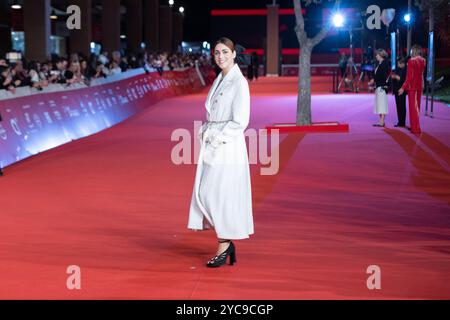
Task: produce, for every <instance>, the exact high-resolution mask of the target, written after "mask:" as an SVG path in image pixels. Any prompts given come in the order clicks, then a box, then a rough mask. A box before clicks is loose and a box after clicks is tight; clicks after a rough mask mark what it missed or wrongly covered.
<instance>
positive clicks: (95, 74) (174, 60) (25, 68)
mask: <svg viewBox="0 0 450 320" xmlns="http://www.w3.org/2000/svg"><path fill="white" fill-rule="evenodd" d="M195 61H198V63H199V65H200V66H202V65H210V64H211V60H210V57H208V56H206V55H198V54H181V53H176V54H172V55H169V54H168V53H166V52H161V53H147V52H142V53H140V54H138V55H134V54H130V55H122V54H121V53H120V52H119V51H116V52H112V53H111V54H109V53H108V52H103V53H101V54H100V55H95V54H91V55H90V56H89V57H86V56H84V55H82V54H71V55H70V57H69V58H63V57H58V56H53V57H52V59H51V60H50V61H45V62H38V61H29V62H27V61H26V60H25V59H23V60H19V61H14V62H9V61H7V60H6V59H2V58H0V90H8V91H10V92H12V93H15V91H16V88H18V87H27V86H28V87H33V88H35V89H37V90H42V89H43V88H45V87H46V86H48V85H50V84H54V83H57V84H66V85H71V84H74V83H84V84H86V85H89V84H90V82H91V81H92V80H93V79H98V78H106V77H109V76H112V75H116V74H120V73H122V72H125V71H127V70H130V69H138V68H143V69H144V70H145V71H146V72H158V73H159V74H160V75H161V76H162V75H163V73H164V71H170V70H179V69H184V68H189V67H193V66H195Z"/></svg>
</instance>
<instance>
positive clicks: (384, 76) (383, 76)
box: [371, 49, 389, 127]
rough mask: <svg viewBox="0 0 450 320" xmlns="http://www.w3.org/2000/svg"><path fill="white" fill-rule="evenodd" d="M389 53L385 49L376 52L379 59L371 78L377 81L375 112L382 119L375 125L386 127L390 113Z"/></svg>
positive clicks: (373, 81) (376, 57)
mask: <svg viewBox="0 0 450 320" xmlns="http://www.w3.org/2000/svg"><path fill="white" fill-rule="evenodd" d="M387 58H388V54H387V52H386V51H385V50H383V49H378V50H377V52H376V54H375V59H376V60H377V61H378V65H377V67H376V69H375V74H374V78H373V79H372V80H371V82H372V83H375V87H376V89H375V107H374V111H373V112H374V113H375V114H378V115H379V117H380V120H379V122H378V123H376V124H374V125H373V126H375V127H384V126H385V120H386V115H387V114H388V97H387V89H388V87H389V86H388V80H389V65H388V62H387Z"/></svg>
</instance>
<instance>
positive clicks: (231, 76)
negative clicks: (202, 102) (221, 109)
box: [206, 63, 241, 111]
mask: <svg viewBox="0 0 450 320" xmlns="http://www.w3.org/2000/svg"><path fill="white" fill-rule="evenodd" d="M240 71H241V70H240V69H239V66H238V64H237V63H236V64H235V65H234V66H233V68H231V70H230V72H229V73H228V74H227V75H226V76H225V78H223V80H222V73H220V74H219V76H218V78H217V81H216V82H215V83H214V85H213V86H212V87H211V90H210V91H209V94H208V97H207V100H206V101H207V103H206V108H207V109H208V111H209V109H210V106H211V101H212V100H214V99H215V97H216V96H217V95H218V94H219V93H220V92H221V91H222V90H223V88H224V87H226V85H227V84H229V83H231V82H233V79H234V78H235V77H236V74H237V73H238V72H240ZM220 80H222V81H220ZM219 82H220V84H219Z"/></svg>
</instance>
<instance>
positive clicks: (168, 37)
mask: <svg viewBox="0 0 450 320" xmlns="http://www.w3.org/2000/svg"><path fill="white" fill-rule="evenodd" d="M172 31H173V23H172V8H171V7H169V6H160V7H159V50H161V51H167V52H168V53H169V54H170V53H172V49H173V47H172V45H173V32H172Z"/></svg>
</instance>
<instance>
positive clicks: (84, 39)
mask: <svg viewBox="0 0 450 320" xmlns="http://www.w3.org/2000/svg"><path fill="white" fill-rule="evenodd" d="M70 3H71V5H72V4H73V5H77V6H79V7H80V9H81V30H70V38H69V46H70V53H76V52H81V53H83V54H84V55H85V56H87V57H89V55H90V54H91V41H92V0H71V1H70Z"/></svg>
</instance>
